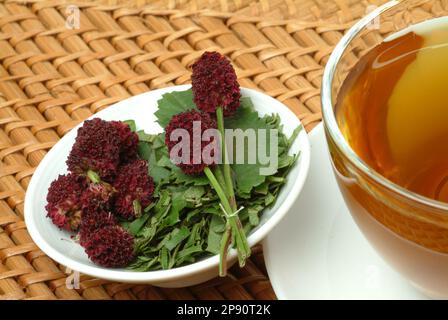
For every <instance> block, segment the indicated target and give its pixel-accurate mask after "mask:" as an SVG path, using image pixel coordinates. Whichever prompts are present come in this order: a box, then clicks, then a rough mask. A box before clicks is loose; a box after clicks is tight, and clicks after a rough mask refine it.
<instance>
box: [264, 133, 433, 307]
mask: <svg viewBox="0 0 448 320" xmlns="http://www.w3.org/2000/svg"><path fill="white" fill-rule="evenodd" d="M310 141H311V159H312V161H311V166H310V171H309V175H308V179H307V181H306V182H305V186H304V187H303V190H302V193H301V194H300V196H299V198H298V199H297V201H296V202H295V204H294V205H293V206H292V208H291V209H290V211H289V213H288V214H287V216H285V217H284V219H283V220H282V221H281V222H280V223H279V224H278V225H277V226H276V227H275V229H274V230H272V231H271V232H270V233H269V235H268V237H267V238H266V239H265V240H264V242H263V249H264V257H265V262H266V267H267V270H268V274H269V278H270V280H271V283H272V286H273V288H274V291H275V293H276V295H277V297H278V298H279V299H426V297H425V296H424V295H423V294H421V293H420V292H418V291H417V290H416V289H414V288H413V287H412V286H411V284H410V283H409V282H407V281H406V280H405V279H404V278H403V277H401V276H400V275H399V274H398V273H397V272H395V271H394V270H392V269H391V268H390V267H389V266H388V265H386V263H385V262H384V261H383V260H382V259H381V258H380V257H379V255H378V254H377V253H376V252H375V251H374V249H373V248H372V247H371V246H370V244H369V243H368V242H367V240H366V239H365V238H364V236H363V235H362V233H361V231H360V230H359V229H358V227H357V226H356V224H355V222H354V221H353V220H352V217H351V215H350V213H349V212H348V209H347V207H346V206H345V203H344V200H343V198H342V195H341V194H340V192H339V189H338V186H337V184H336V180H335V178H334V176H333V172H332V168H331V163H330V159H329V156H328V149H327V146H326V142H325V136H324V130H323V126H322V124H320V125H319V126H317V127H316V128H315V129H314V130H313V131H312V132H311V133H310Z"/></svg>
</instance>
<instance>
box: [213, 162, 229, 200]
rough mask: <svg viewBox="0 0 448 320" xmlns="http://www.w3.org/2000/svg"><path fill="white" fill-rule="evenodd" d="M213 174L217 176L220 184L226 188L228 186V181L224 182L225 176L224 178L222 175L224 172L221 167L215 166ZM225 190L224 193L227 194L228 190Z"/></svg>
mask: <svg viewBox="0 0 448 320" xmlns="http://www.w3.org/2000/svg"><path fill="white" fill-rule="evenodd" d="M213 173H214V174H215V177H216V180H218V183H219V184H220V185H221V186H225V185H226V181H225V180H224V176H223V174H222V170H221V168H220V166H215V167H214V168H213ZM223 190H224V192H225V191H226V188H223ZM225 193H226V197H227V198H228V197H229V195H228V194H227V192H225Z"/></svg>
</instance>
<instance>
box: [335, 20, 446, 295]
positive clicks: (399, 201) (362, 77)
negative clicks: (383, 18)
mask: <svg viewBox="0 0 448 320" xmlns="http://www.w3.org/2000/svg"><path fill="white" fill-rule="evenodd" d="M447 85H448V18H447V17H445V18H438V19H434V20H429V21H427V22H424V23H422V24H418V25H414V26H411V27H410V28H408V29H405V30H403V31H401V32H399V33H397V34H394V35H392V36H390V37H388V38H386V39H385V40H384V41H383V42H382V43H381V44H380V45H378V46H377V47H375V48H374V49H372V50H371V51H370V52H368V53H367V54H366V55H364V56H363V57H362V58H361V59H360V60H359V62H358V63H357V64H356V65H355V67H353V69H352V70H351V71H350V73H349V74H348V76H347V77H346V80H345V81H344V83H343V84H342V87H341V89H340V90H339V95H338V100H337V103H336V106H335V116H336V120H337V122H338V125H339V128H340V129H341V131H342V134H343V135H344V137H345V139H346V140H347V141H348V142H349V144H350V145H351V147H352V148H353V150H354V151H355V152H356V153H357V154H358V155H359V156H360V158H361V159H362V160H364V162H366V163H367V164H368V165H369V166H370V167H371V168H373V169H374V170H376V171H377V172H379V173H380V174H381V175H383V176H384V177H386V178H388V179H389V180H391V181H393V182H395V183H396V184H398V185H400V186H402V187H404V188H406V189H408V190H411V191H413V192H416V193H419V194H421V195H424V196H426V197H429V198H432V199H436V200H439V201H443V202H446V203H448V86H447ZM327 141H328V145H329V148H330V151H331V156H332V160H333V164H334V169H335V173H336V177H337V180H338V183H339V186H340V189H341V191H342V193H343V195H344V198H345V201H346V203H347V205H348V207H349V209H350V212H351V214H352V216H353V218H354V220H355V221H356V223H357V224H358V226H359V227H360V229H361V230H362V232H363V233H364V235H365V236H366V238H367V239H368V240H369V242H370V243H371V244H372V245H373V246H374V247H375V248H376V250H377V251H378V252H379V253H380V254H381V255H382V256H383V258H384V259H385V260H386V261H387V262H388V263H390V264H391V266H393V267H394V268H395V269H396V270H397V271H399V272H400V273H401V274H403V275H404V276H405V277H407V278H408V279H409V280H411V281H412V282H413V284H414V285H415V286H416V287H419V288H421V289H422V290H423V291H424V292H426V294H428V295H430V296H432V297H444V298H447V297H448V214H447V212H446V210H443V209H440V208H437V207H434V206H430V205H427V204H424V203H422V202H419V201H416V200H415V198H413V197H410V196H403V195H401V194H399V193H397V192H395V191H394V190H393V189H391V188H388V187H387V186H385V184H382V183H378V182H377V181H375V180H373V179H371V178H370V177H369V176H368V175H366V174H365V173H364V172H363V170H360V169H359V167H357V165H356V164H355V163H354V162H353V161H352V160H350V159H349V158H348V157H347V156H346V155H345V154H344V153H343V152H341V150H340V149H339V147H338V146H337V143H336V142H335V141H334V140H332V139H331V137H330V138H329V139H327Z"/></svg>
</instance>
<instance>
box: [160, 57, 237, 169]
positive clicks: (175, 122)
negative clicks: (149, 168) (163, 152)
mask: <svg viewBox="0 0 448 320" xmlns="http://www.w3.org/2000/svg"><path fill="white" fill-rule="evenodd" d="M192 69H193V73H192V75H191V82H192V91H193V100H194V102H195V104H196V106H197V107H198V109H199V111H198V110H190V111H186V112H183V113H180V114H177V115H174V116H173V117H172V118H171V120H170V122H169V124H168V126H167V127H166V128H165V144H166V146H167V147H168V151H169V152H170V154H171V151H172V150H173V148H174V146H176V145H177V144H178V141H173V140H172V138H173V136H172V133H173V131H174V130H176V129H185V130H186V131H187V132H188V134H189V137H190V141H189V146H190V150H189V151H190V155H189V158H190V159H189V161H188V163H185V162H181V163H179V164H178V166H179V167H180V168H181V169H182V171H183V172H184V173H186V174H189V175H197V174H200V173H202V172H203V171H204V169H205V167H207V166H210V165H213V164H214V163H213V162H212V163H205V162H204V161H199V162H198V163H194V161H193V155H194V154H200V155H202V150H203V149H204V147H205V146H206V145H209V144H210V143H212V142H215V143H216V142H217V141H209V142H204V141H201V144H195V143H194V142H193V139H194V137H195V134H194V133H193V123H194V122H195V121H197V122H200V123H201V128H200V129H201V130H200V131H201V132H200V134H201V135H202V133H203V132H204V131H205V130H207V129H216V128H217V123H216V118H215V117H216V110H217V109H218V107H221V108H222V110H223V114H224V116H225V117H228V116H232V115H234V114H235V112H236V110H237V109H238V108H239V106H240V98H241V93H240V85H239V83H238V80H237V76H236V73H235V70H234V69H233V67H232V64H231V63H230V61H229V60H228V59H227V58H226V57H224V56H223V55H221V54H220V53H218V52H205V53H204V54H202V56H201V57H200V58H199V59H198V60H197V61H196V62H195V63H194V64H193V66H192ZM211 156H212V157H214V155H213V154H212V155H211Z"/></svg>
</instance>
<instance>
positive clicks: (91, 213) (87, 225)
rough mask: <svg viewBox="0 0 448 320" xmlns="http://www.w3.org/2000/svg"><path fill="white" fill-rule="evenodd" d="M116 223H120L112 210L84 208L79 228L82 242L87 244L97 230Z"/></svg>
mask: <svg viewBox="0 0 448 320" xmlns="http://www.w3.org/2000/svg"><path fill="white" fill-rule="evenodd" d="M92 209H93V210H92ZM115 225H118V222H117V219H116V218H115V216H114V215H113V214H112V213H111V212H110V211H104V210H95V209H94V208H86V209H83V211H82V216H81V226H80V228H79V240H80V244H81V245H82V246H85V245H86V243H87V241H89V239H90V238H91V237H92V235H93V234H94V233H95V232H96V231H97V230H99V229H101V228H105V227H110V226H115Z"/></svg>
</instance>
